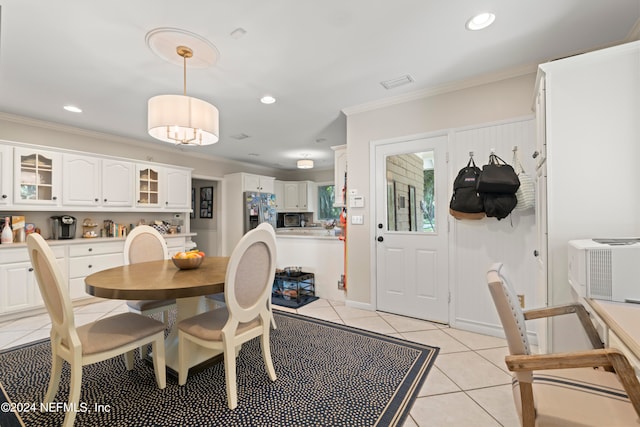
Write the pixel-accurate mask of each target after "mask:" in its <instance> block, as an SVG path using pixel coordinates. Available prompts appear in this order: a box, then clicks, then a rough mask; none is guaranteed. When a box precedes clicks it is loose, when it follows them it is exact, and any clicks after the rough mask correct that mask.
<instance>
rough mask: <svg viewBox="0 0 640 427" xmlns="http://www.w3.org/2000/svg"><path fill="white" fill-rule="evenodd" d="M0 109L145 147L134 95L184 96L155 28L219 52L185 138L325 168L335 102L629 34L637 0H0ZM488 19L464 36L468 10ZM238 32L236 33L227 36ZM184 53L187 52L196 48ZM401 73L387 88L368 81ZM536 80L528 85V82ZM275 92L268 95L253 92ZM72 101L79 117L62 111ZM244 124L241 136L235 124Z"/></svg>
mask: <svg viewBox="0 0 640 427" xmlns="http://www.w3.org/2000/svg"><path fill="white" fill-rule="evenodd" d="M0 6H1V14H2V16H1V19H2V20H1V23H0V111H1V112H4V113H10V114H16V115H20V116H27V117H32V118H35V119H41V120H46V121H53V122H57V123H62V124H66V125H72V126H76V127H80V128H84V129H90V130H95V131H100V132H106V133H110V134H115V135H120V136H124V137H129V138H134V139H137V140H141V141H146V142H148V143H149V144H155V145H154V146H157V144H165V143H161V142H154V140H153V139H152V138H151V137H150V136H148V134H147V132H146V122H147V118H146V114H147V100H148V99H149V98H150V97H152V96H154V95H159V94H169V93H174V94H181V93H182V84H183V75H182V67H179V66H176V65H174V64H170V63H168V62H166V61H164V60H162V59H160V58H159V57H158V56H156V55H155V54H154V53H152V52H151V51H150V50H149V48H148V47H147V46H146V43H145V35H146V34H147V32H149V31H150V30H152V29H155V28H158V27H173V28H180V29H183V30H187V31H190V32H193V33H196V34H198V35H200V36H202V37H204V38H206V39H207V40H209V41H210V42H211V43H213V44H214V45H215V46H216V47H217V49H218V50H219V52H220V58H219V60H218V62H217V64H216V65H215V66H214V67H211V68H206V69H198V68H191V69H189V70H188V72H187V94H188V95H190V96H195V97H198V98H202V99H204V100H206V101H208V102H211V103H213V104H214V105H216V106H217V107H218V109H219V110H220V142H218V143H217V144H214V145H212V146H208V147H202V148H195V149H192V148H190V149H189V150H197V151H199V152H203V153H206V154H209V155H212V156H216V157H225V158H230V159H235V160H239V161H244V162H250V163H255V164H259V165H264V166H269V167H275V168H279V169H295V160H296V159H298V158H300V157H302V156H303V155H304V154H308V156H309V158H312V159H314V160H315V161H316V167H318V168H331V167H332V166H333V163H332V162H333V160H332V159H333V153H332V151H331V149H330V147H331V146H333V145H341V144H344V143H346V120H345V117H344V114H343V113H341V110H342V109H344V108H348V107H352V106H356V105H361V104H366V103H370V102H373V101H378V100H382V99H384V98H390V97H397V96H399V95H403V94H408V93H412V92H415V91H425V90H430V89H434V88H438V87H442V86H443V85H448V84H452V83H454V82H460V81H465V80H468V79H472V78H477V77H478V76H487V75H491V74H493V73H496V72H499V71H501V72H505V71H509V70H528V71H533V70H534V69H535V68H534V65H535V64H537V63H540V62H545V61H548V60H550V59H554V58H558V57H562V56H567V55H571V54H575V53H578V52H583V51H587V50H592V49H594V48H598V47H605V46H608V45H611V44H618V43H621V42H625V41H630V40H631V39H636V38H638V24H637V22H639V19H640V0H606V1H605V0H535V1H533V0H528V1H527V0H322V1H319V0H313V1H312V0H224V1H223V0H190V1H175V0H133V1H132V0H109V1H87V0H64V1H42V0H0ZM483 11H492V12H493V13H495V14H496V16H497V18H496V21H495V23H494V25H493V26H491V27H490V28H489V29H486V30H483V31H476V32H472V31H468V30H466V29H465V28H464V24H465V22H466V20H467V19H468V18H469V17H470V16H471V15H473V14H475V13H477V12H483ZM237 28H243V29H244V30H246V34H245V35H244V36H243V37H241V38H239V39H236V38H233V37H232V36H231V33H232V32H233V31H234V30H235V29H237ZM196 55H197V53H196ZM405 74H409V75H411V76H412V77H413V79H414V80H415V81H414V82H413V83H411V84H409V85H405V86H402V87H398V88H395V89H392V90H386V89H384V88H383V87H382V86H381V84H380V82H381V81H384V80H389V79H394V78H397V77H400V76H403V75H405ZM532 90H533V88H532ZM267 93H269V94H272V95H273V96H275V97H276V98H277V102H276V103H275V104H272V105H263V104H261V103H260V102H259V101H258V99H259V98H260V97H261V96H262V95H264V94H267ZM65 104H74V105H77V106H78V107H80V108H82V109H83V110H84V112H83V113H82V114H73V113H69V112H66V111H64V110H63V109H62V106H63V105H65ZM241 133H244V134H247V135H249V136H250V138H247V139H244V140H241V141H238V140H236V139H233V138H231V136H232V135H237V134H241Z"/></svg>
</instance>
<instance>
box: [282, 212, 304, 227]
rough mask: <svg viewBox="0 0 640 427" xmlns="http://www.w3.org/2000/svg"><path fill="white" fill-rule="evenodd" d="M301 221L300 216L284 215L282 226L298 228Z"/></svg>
mask: <svg viewBox="0 0 640 427" xmlns="http://www.w3.org/2000/svg"><path fill="white" fill-rule="evenodd" d="M301 221H302V218H301V215H300V214H284V219H283V225H284V226H285V227H300V226H301V225H302V224H301Z"/></svg>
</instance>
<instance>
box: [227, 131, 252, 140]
mask: <svg viewBox="0 0 640 427" xmlns="http://www.w3.org/2000/svg"><path fill="white" fill-rule="evenodd" d="M231 138H233V139H237V140H238V141H241V140H243V139H247V138H249V135H247V134H246V133H237V134H235V135H231Z"/></svg>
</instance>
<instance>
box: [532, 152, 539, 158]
mask: <svg viewBox="0 0 640 427" xmlns="http://www.w3.org/2000/svg"><path fill="white" fill-rule="evenodd" d="M539 155H540V153H539V152H537V151H534V152H533V154H532V155H531V157H533V158H534V159H535V158H536V157H538V156H539Z"/></svg>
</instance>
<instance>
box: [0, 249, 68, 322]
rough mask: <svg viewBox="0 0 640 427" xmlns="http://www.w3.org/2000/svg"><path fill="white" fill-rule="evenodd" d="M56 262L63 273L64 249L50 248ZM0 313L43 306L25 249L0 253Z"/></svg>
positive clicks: (64, 269) (7, 250)
mask: <svg viewBox="0 0 640 427" xmlns="http://www.w3.org/2000/svg"><path fill="white" fill-rule="evenodd" d="M52 250H53V253H54V255H55V257H56V261H57V262H58V265H59V266H60V269H61V270H62V272H63V273H65V272H66V268H65V265H66V264H65V262H66V259H65V252H64V247H52ZM0 254H1V256H2V263H1V264H0V313H2V314H4V313H11V312H16V311H24V310H29V309H33V308H38V307H42V306H43V305H44V303H43V300H42V296H41V294H40V289H39V288H38V283H37V282H36V278H35V274H34V271H33V266H32V265H31V261H30V260H29V254H28V252H27V248H26V247H24V246H22V247H20V248H15V249H13V248H11V249H3V250H2V252H0Z"/></svg>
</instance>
